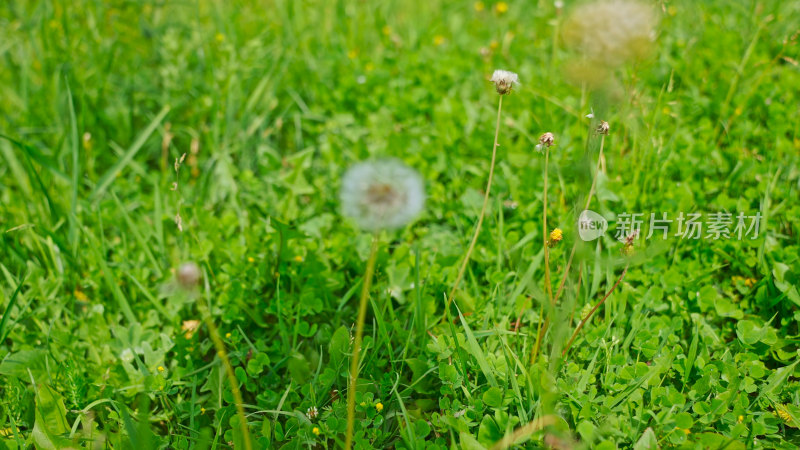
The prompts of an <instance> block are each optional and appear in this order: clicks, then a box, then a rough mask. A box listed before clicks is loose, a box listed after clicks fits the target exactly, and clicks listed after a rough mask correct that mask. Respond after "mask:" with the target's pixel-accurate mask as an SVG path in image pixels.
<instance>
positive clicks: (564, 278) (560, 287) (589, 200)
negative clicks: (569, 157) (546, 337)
mask: <svg viewBox="0 0 800 450" xmlns="http://www.w3.org/2000/svg"><path fill="white" fill-rule="evenodd" d="M605 143H606V135H605V134H601V135H600V152H599V153H598V155H597V167H596V168H595V172H594V177H592V187H591V188H589V195H588V196H587V197H586V206H584V207H583V209H584V211H585V210H587V209H589V205H590V204H591V203H592V197H593V196H594V191H595V189H596V188H597V178H598V176H599V175H600V161H602V160H603V147H604V146H605ZM577 246H578V241H577V240H576V241H575V242H574V243H573V244H572V250H571V251H570V253H569V259H568V260H567V266H566V267H565V268H564V275H563V276H562V278H561V283H559V284H558V291H556V298H555V300H554V302H555V303H558V299H559V298H561V291H562V290H564V283H565V282H566V281H567V275H569V268H570V266H572V258H573V257H574V256H575V249H576V248H577Z"/></svg>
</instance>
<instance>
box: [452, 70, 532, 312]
mask: <svg viewBox="0 0 800 450" xmlns="http://www.w3.org/2000/svg"><path fill="white" fill-rule="evenodd" d="M491 82H492V83H494V85H495V90H497V93H498V94H500V98H499V100H498V101H497V121H496V123H495V127H494V145H492V159H491V162H490V163H489V178H488V180H487V181H486V189H485V190H484V195H483V206H482V207H481V212H480V214H479V215H478V221H477V222H476V223H475V231H474V232H473V234H472V240H471V241H470V243H469V247H467V253H466V254H465V255H464V259H463V260H462V261H461V266H460V267H459V269H458V275H456V280H455V282H453V287H452V288H451V289H450V295H448V296H447V304H446V305H445V314H444V315H443V316H442V320H444V318H445V317H447V310H448V309H449V308H450V303H451V302H452V301H453V298H455V295H456V292H457V291H458V286H459V284H460V283H461V280H462V279H463V278H464V273H465V272H466V271H467V265H468V264H469V259H470V257H471V256H472V252H473V250H475V244H476V243H477V242H478V235H480V233H481V225H483V218H484V216H485V215H486V209H487V207H488V206H489V196H490V194H491V191H492V179H493V178H494V166H495V161H496V160H497V140H498V137H499V136H500V117H501V113H502V110H503V96H504V95H507V94H510V93H511V90H512V89H513V87H514V85H517V84H519V76H517V74H516V73H514V72H509V71H507V70H495V71H494V73H493V74H492V78H491Z"/></svg>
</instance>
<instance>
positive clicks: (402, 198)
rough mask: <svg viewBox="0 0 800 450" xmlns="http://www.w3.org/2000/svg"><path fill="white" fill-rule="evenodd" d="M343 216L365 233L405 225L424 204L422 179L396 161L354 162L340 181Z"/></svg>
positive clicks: (415, 215) (417, 213)
mask: <svg viewBox="0 0 800 450" xmlns="http://www.w3.org/2000/svg"><path fill="white" fill-rule="evenodd" d="M340 200H341V203H342V213H343V214H344V215H345V216H347V217H349V218H351V219H353V221H354V222H355V223H356V224H357V225H358V227H359V228H361V229H363V230H366V231H380V230H392V229H397V228H400V227H403V226H405V225H406V224H408V223H409V222H411V221H412V220H414V218H416V217H417V215H419V213H420V212H421V211H422V208H423V206H424V205H425V187H424V184H423V182H422V178H421V177H420V176H419V174H418V173H417V172H416V171H415V170H414V169H412V168H410V167H408V166H406V165H405V164H403V163H402V162H400V161H399V160H396V159H383V160H377V161H369V162H362V163H357V164H355V165H353V166H352V167H350V169H348V170H347V172H346V173H345V174H344V177H343V178H342V189H341V193H340Z"/></svg>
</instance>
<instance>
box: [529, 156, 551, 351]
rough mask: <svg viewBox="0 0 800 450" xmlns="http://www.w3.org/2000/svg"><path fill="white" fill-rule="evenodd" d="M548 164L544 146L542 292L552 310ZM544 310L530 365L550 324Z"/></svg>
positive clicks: (548, 159)
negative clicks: (548, 225) (548, 232)
mask: <svg viewBox="0 0 800 450" xmlns="http://www.w3.org/2000/svg"><path fill="white" fill-rule="evenodd" d="M549 162H550V146H549V145H545V146H544V189H543V191H542V192H543V195H542V217H543V218H544V219H543V221H542V240H543V242H544V290H545V292H547V299H548V300H550V307H551V308H552V307H553V305H554V302H553V286H552V283H551V282H550V246H549V245H547V168H548V166H549ZM543 310H544V307H542V308H540V309H539V312H540V314H539V327H538V331H537V333H536V345H535V346H534V347H533V353H531V364H533V363H534V362H536V357H537V356H538V355H539V347H540V346H541V344H542V337H543V335H544V333H545V331H547V325H548V324H549V323H550V318H549V317H548V318H547V319H546V320H545V323H544V326H542V315H541V312H542V311H543Z"/></svg>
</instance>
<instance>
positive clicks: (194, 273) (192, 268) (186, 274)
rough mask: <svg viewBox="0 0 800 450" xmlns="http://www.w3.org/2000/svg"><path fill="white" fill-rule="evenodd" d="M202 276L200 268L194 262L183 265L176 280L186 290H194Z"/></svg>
mask: <svg viewBox="0 0 800 450" xmlns="http://www.w3.org/2000/svg"><path fill="white" fill-rule="evenodd" d="M201 276H202V273H201V272H200V267H199V266H198V265H197V264H195V263H193V262H187V263H183V264H181V266H180V267H178V271H177V272H176V274H175V278H177V279H178V283H179V284H180V285H181V287H183V288H184V289H192V288H194V287H195V286H197V284H198V283H199V282H200V277H201Z"/></svg>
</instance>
